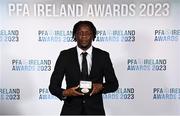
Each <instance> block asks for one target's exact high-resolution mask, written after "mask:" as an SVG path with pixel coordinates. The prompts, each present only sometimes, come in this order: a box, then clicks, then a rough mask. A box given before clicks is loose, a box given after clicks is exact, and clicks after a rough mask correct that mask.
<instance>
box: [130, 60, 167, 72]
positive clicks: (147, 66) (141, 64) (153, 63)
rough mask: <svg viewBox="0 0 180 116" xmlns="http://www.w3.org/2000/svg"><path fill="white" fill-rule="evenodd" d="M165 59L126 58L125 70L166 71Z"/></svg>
mask: <svg viewBox="0 0 180 116" xmlns="http://www.w3.org/2000/svg"><path fill="white" fill-rule="evenodd" d="M166 70H167V60H166V59H157V58H156V59H141V58H139V59H134V58H132V59H127V71H166Z"/></svg>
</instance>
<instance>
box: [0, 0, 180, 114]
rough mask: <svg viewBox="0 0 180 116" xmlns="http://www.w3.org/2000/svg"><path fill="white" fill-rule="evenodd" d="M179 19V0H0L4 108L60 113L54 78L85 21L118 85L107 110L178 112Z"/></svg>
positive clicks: (0, 97)
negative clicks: (76, 28) (52, 91)
mask: <svg viewBox="0 0 180 116" xmlns="http://www.w3.org/2000/svg"><path fill="white" fill-rule="evenodd" d="M179 19H180V1H179V0H1V1H0V115H11V114H13V115H59V114H60V111H61V107H62V104H63V102H62V101H60V100H59V99H57V98H56V97H54V96H52V95H51V94H50V92H49V90H48V86H49V81H50V77H51V74H52V71H53V69H54V65H55V62H56V60H57V57H58V56H59V53H60V51H62V50H64V49H68V48H70V47H74V46H76V42H74V41H72V28H73V26H74V24H75V23H76V22H78V21H80V20H90V21H92V22H93V23H94V25H95V26H96V27H97V30H98V31H97V37H96V39H95V41H94V42H93V46H95V47H99V48H101V49H103V50H106V51H108V52H109V53H110V57H111V59H112V63H113V66H114V69H115V73H116V76H117V78H118V81H119V84H120V86H119V89H118V90H117V91H116V92H114V93H109V94H104V95H103V100H104V106H105V110H106V114H107V115H165V114H166V115H180V70H179V69H180V21H179ZM63 87H64V88H65V87H66V85H65V83H64V82H63Z"/></svg>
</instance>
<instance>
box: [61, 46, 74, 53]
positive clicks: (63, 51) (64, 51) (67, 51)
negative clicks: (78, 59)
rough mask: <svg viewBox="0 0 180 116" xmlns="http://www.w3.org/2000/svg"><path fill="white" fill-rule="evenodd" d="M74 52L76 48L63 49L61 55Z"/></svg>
mask: <svg viewBox="0 0 180 116" xmlns="http://www.w3.org/2000/svg"><path fill="white" fill-rule="evenodd" d="M75 50H76V47H72V48H68V49H64V50H62V51H61V52H62V53H69V52H74V51H75Z"/></svg>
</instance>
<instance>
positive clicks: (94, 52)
mask: <svg viewBox="0 0 180 116" xmlns="http://www.w3.org/2000/svg"><path fill="white" fill-rule="evenodd" d="M96 57H97V55H96V48H94V47H93V49H92V66H91V71H90V75H89V76H90V77H91V75H92V74H93V71H94V70H95V64H96V59H97V58H96Z"/></svg>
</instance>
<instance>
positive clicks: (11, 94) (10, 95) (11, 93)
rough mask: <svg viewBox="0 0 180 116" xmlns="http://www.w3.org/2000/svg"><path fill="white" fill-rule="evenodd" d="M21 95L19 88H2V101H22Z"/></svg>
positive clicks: (0, 98) (0, 89) (0, 90)
mask: <svg viewBox="0 0 180 116" xmlns="http://www.w3.org/2000/svg"><path fill="white" fill-rule="evenodd" d="M20 94H21V92H20V89H19V88H0V100H10V101H13V100H20V99H21V95H20Z"/></svg>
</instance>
